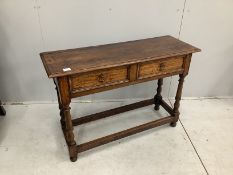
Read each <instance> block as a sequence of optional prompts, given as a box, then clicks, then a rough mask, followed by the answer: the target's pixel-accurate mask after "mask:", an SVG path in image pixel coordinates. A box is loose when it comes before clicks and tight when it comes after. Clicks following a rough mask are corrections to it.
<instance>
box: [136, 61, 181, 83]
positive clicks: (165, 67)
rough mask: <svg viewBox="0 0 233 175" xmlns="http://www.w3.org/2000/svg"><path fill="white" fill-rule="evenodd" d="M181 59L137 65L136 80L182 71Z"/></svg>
mask: <svg viewBox="0 0 233 175" xmlns="http://www.w3.org/2000/svg"><path fill="white" fill-rule="evenodd" d="M182 65H183V57H174V58H169V59H166V60H160V61H149V62H144V63H141V64H139V70H138V78H139V79H142V78H148V77H153V76H156V75H161V74H167V73H172V72H175V71H178V70H182Z"/></svg>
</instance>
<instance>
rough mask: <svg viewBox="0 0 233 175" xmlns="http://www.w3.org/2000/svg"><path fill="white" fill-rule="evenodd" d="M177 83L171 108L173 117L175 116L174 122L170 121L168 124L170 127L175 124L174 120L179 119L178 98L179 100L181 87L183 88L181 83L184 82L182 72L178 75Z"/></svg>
mask: <svg viewBox="0 0 233 175" xmlns="http://www.w3.org/2000/svg"><path fill="white" fill-rule="evenodd" d="M179 77H180V78H179V84H178V88H177V92H176V97H175V103H174V108H173V117H175V120H174V122H172V123H171V124H170V125H171V126H172V127H175V126H176V122H177V121H178V120H179V115H180V112H179V107H180V100H181V94H182V89H183V83H184V78H185V75H184V74H180V75H179Z"/></svg>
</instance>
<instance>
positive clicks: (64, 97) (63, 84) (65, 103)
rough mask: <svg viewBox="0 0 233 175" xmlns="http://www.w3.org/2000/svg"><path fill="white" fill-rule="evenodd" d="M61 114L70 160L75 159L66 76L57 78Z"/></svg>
mask: <svg viewBox="0 0 233 175" xmlns="http://www.w3.org/2000/svg"><path fill="white" fill-rule="evenodd" d="M58 85H59V92H60V93H59V94H60V102H61V111H62V116H63V117H64V123H65V125H64V136H65V139H66V143H67V145H68V149H69V155H70V160H71V161H72V162H75V161H76V160H77V154H78V153H77V145H76V142H75V140H74V133H73V123H72V119H71V115H70V102H71V98H70V93H69V85H68V79H67V77H60V78H59V79H58Z"/></svg>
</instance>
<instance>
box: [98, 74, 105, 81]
mask: <svg viewBox="0 0 233 175" xmlns="http://www.w3.org/2000/svg"><path fill="white" fill-rule="evenodd" d="M98 81H99V82H101V83H103V82H104V81H105V76H104V74H103V73H101V74H99V75H98Z"/></svg>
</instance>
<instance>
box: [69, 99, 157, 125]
mask: <svg viewBox="0 0 233 175" xmlns="http://www.w3.org/2000/svg"><path fill="white" fill-rule="evenodd" d="M153 102H154V99H148V100H143V101H140V102H136V103H133V104H129V105H125V106H121V107H118V108H114V109H110V110H107V111H103V112H99V113H96V114H91V115H88V116H84V117H81V118H77V119H74V120H72V122H73V125H74V126H77V125H82V124H84V123H88V122H92V121H95V120H99V119H102V118H106V117H109V116H113V115H117V114H120V113H123V112H127V111H131V110H134V109H137V108H142V107H145V106H148V105H152V104H153Z"/></svg>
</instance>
